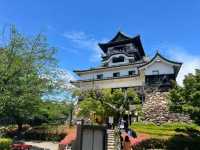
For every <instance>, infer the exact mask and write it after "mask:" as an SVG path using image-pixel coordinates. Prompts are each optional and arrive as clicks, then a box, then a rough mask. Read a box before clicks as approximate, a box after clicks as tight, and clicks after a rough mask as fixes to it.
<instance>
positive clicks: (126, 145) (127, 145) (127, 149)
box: [123, 136, 132, 150]
mask: <svg viewBox="0 0 200 150" xmlns="http://www.w3.org/2000/svg"><path fill="white" fill-rule="evenodd" d="M123 150H132V147H131V142H130V140H129V137H128V136H125V139H124V145H123Z"/></svg>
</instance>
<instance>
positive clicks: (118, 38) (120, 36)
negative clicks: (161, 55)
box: [98, 32, 145, 56]
mask: <svg viewBox="0 0 200 150" xmlns="http://www.w3.org/2000/svg"><path fill="white" fill-rule="evenodd" d="M130 42H132V43H134V45H135V46H136V47H137V48H138V49H139V51H140V53H141V55H142V56H145V52H144V49H143V46H142V43H141V40H140V35H136V36H134V37H129V36H127V35H125V34H124V33H122V32H118V33H117V34H116V35H115V37H114V38H113V39H112V40H110V41H109V42H107V43H99V44H98V45H99V47H100V48H101V49H102V50H103V52H104V53H107V50H108V47H110V46H115V45H119V44H126V43H130Z"/></svg>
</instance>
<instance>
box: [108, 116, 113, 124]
mask: <svg viewBox="0 0 200 150" xmlns="http://www.w3.org/2000/svg"><path fill="white" fill-rule="evenodd" d="M108 122H109V123H110V124H113V123H114V118H113V117H112V116H110V117H109V118H108Z"/></svg>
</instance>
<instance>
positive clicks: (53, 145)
mask: <svg viewBox="0 0 200 150" xmlns="http://www.w3.org/2000/svg"><path fill="white" fill-rule="evenodd" d="M24 143H25V144H28V145H32V146H33V147H37V148H34V149H31V150H37V149H45V150H58V143H57V142H40V141H30V142H29V141H26V142H24Z"/></svg>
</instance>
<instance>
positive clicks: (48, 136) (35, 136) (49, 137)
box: [23, 131, 66, 141]
mask: <svg viewBox="0 0 200 150" xmlns="http://www.w3.org/2000/svg"><path fill="white" fill-rule="evenodd" d="M65 136H66V133H53V132H41V131H40V132H38V131H30V132H26V133H25V134H24V136H23V138H24V139H26V140H42V141H61V140H62V139H63V138H64V137H65Z"/></svg>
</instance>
